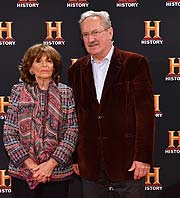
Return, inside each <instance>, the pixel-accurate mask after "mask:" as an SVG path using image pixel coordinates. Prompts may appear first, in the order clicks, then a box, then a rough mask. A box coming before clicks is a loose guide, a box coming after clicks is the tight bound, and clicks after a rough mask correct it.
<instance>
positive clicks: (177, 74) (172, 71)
mask: <svg viewBox="0 0 180 198" xmlns="http://www.w3.org/2000/svg"><path fill="white" fill-rule="evenodd" d="M168 59H169V73H168V74H167V75H166V77H165V81H180V58H175V57H173V58H168Z"/></svg>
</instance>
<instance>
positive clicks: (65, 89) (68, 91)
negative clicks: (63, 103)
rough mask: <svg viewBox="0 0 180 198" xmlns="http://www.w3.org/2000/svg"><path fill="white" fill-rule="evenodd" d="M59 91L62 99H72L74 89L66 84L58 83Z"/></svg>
mask: <svg viewBox="0 0 180 198" xmlns="http://www.w3.org/2000/svg"><path fill="white" fill-rule="evenodd" d="M58 89H59V91H60V94H61V96H62V97H66V98H67V97H71V96H72V88H71V87H69V86H68V85H66V84H64V83H58Z"/></svg>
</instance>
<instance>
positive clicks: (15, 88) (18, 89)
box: [11, 82, 25, 93]
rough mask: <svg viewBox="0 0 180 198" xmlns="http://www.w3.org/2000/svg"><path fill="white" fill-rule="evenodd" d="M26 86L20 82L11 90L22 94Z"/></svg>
mask: <svg viewBox="0 0 180 198" xmlns="http://www.w3.org/2000/svg"><path fill="white" fill-rule="evenodd" d="M24 87H25V85H24V83H23V82H19V83H17V84H14V85H13V86H12V88H11V92H17V93H19V92H21V91H22V90H23V89H24Z"/></svg>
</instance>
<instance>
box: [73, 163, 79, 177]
mask: <svg viewBox="0 0 180 198" xmlns="http://www.w3.org/2000/svg"><path fill="white" fill-rule="evenodd" d="M73 170H74V172H75V173H76V175H80V171H79V166H78V164H73Z"/></svg>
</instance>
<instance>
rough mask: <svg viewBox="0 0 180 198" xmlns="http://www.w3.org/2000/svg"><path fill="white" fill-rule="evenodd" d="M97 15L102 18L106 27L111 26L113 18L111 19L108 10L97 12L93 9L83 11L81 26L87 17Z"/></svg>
mask: <svg viewBox="0 0 180 198" xmlns="http://www.w3.org/2000/svg"><path fill="white" fill-rule="evenodd" d="M95 16H97V17H99V18H100V19H101V23H102V25H103V26H104V27H105V28H108V27H111V20H110V17H109V13H108V12H106V11H99V12H96V11H93V10H90V11H86V12H84V13H82V15H81V18H80V20H79V24H80V26H81V24H82V22H83V21H84V20H85V19H87V18H88V17H95Z"/></svg>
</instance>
